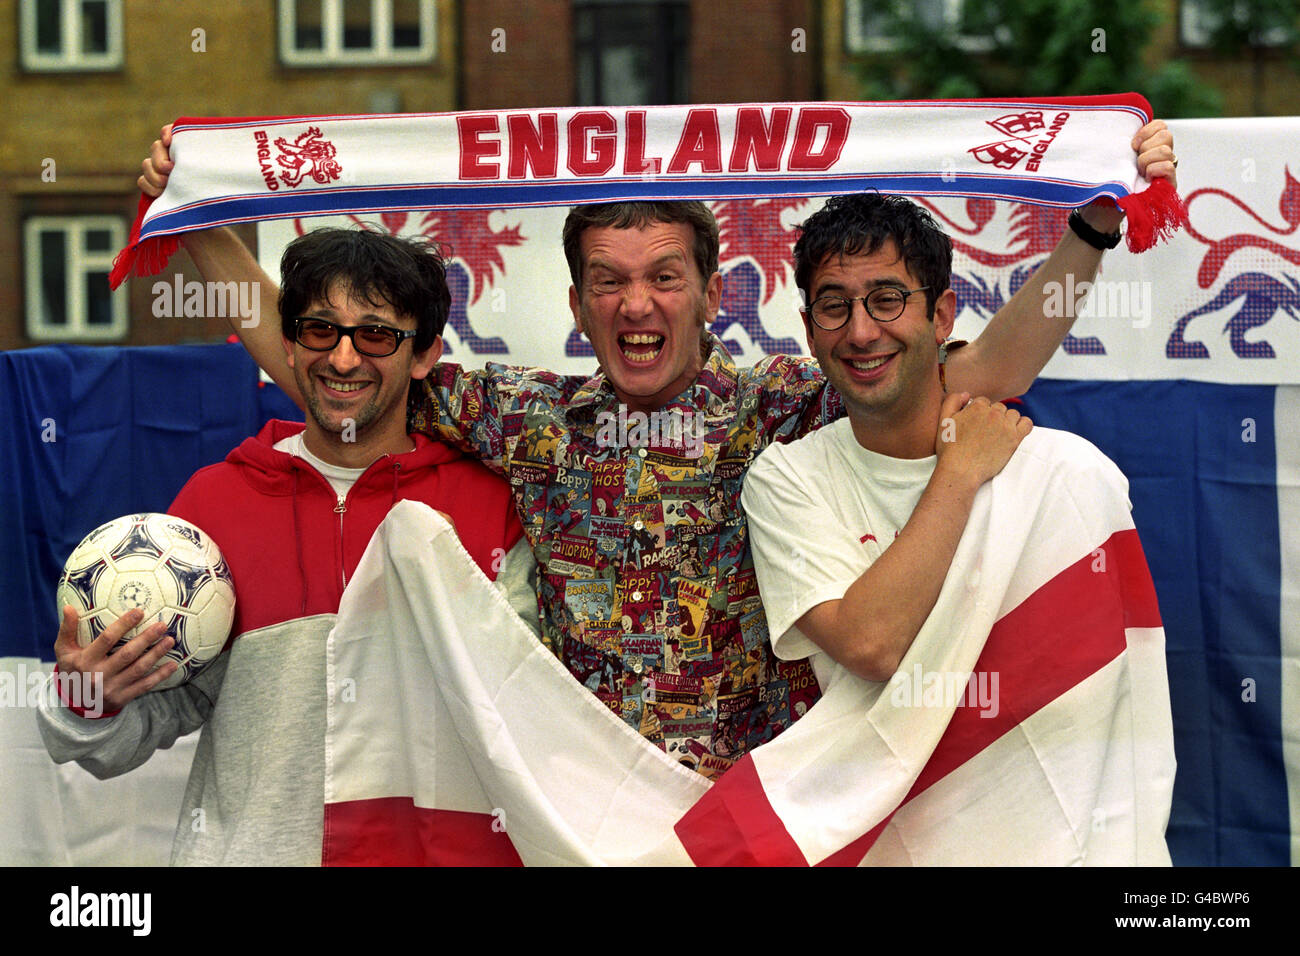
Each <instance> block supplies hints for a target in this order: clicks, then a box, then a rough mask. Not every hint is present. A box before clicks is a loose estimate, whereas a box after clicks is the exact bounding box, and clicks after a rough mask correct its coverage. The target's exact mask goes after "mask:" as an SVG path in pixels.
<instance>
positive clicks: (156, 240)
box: [108, 194, 181, 289]
mask: <svg viewBox="0 0 1300 956" xmlns="http://www.w3.org/2000/svg"><path fill="white" fill-rule="evenodd" d="M152 204H153V197H152V196H145V195H143V194H142V195H141V196H140V205H139V206H137V207H136V210H135V223H134V224H132V226H131V238H130V240H128V242H127V244H126V248H124V249H123V250H122V251H121V252H119V253H118V254H117V258H116V259H114V260H113V268H112V269H111V270H110V271H109V273H108V287H109V288H110V289H116V288H117V287H118V286H120V285H121V284H122V283H123V281H125V279H126V277H127V276H129V275H133V274H134V275H137V276H156V275H157V274H158V273H160V272H162V271H163V267H164V266H166V265H167V260H168V259H170V258H171V257H172V254H173V253H174V252H175V251H176V250H177V249H179V248H180V247H181V240H180V238H179V237H178V236H152V237H150V238H148V239H146V240H144V242H141V241H140V226H141V225H142V224H143V223H144V214H145V212H146V211H147V210H148V209H149V207H150V206H151V205H152Z"/></svg>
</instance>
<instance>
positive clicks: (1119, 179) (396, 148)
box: [110, 93, 1186, 288]
mask: <svg viewBox="0 0 1300 956" xmlns="http://www.w3.org/2000/svg"><path fill="white" fill-rule="evenodd" d="M1150 119H1151V106H1150V104H1149V103H1147V101H1146V100H1145V99H1144V98H1143V97H1141V96H1139V95H1137V94H1134V93H1129V94H1124V95H1120V96H1091V97H1078V98H1071V99H1066V98H1055V97H1047V98H1042V99H1037V100H1011V99H1000V100H949V101H932V102H931V101H916V102H897V103H779V104H778V103H772V104H757V105H727V106H661V107H641V108H637V107H626V108H624V107H617V108H615V107H570V108H565V109H543V110H505V111H497V112H467V113H412V114H403V115H396V116H295V117H249V118H243V119H215V118H208V119H194V118H184V119H180V120H177V122H176V124H175V129H174V130H173V137H172V146H171V151H172V158H173V160H174V161H175V163H176V167H175V170H174V171H173V172H172V174H171V177H170V180H169V182H168V184H167V189H166V191H165V192H164V193H163V195H162V196H160V197H158V199H157V200H152V199H150V198H149V197H147V196H142V197H141V198H140V206H139V211H138V213H137V216H136V222H135V224H134V226H133V227H132V230H131V239H130V242H129V243H128V244H127V247H126V248H125V249H123V250H122V252H121V253H120V254H119V255H118V257H117V260H116V261H115V262H114V265H113V270H112V273H111V275H110V283H111V284H112V286H113V287H114V288H116V287H117V286H118V285H120V284H121V282H122V280H123V279H125V278H126V277H127V276H128V275H129V274H131V273H132V272H134V273H135V274H136V275H141V276H145V275H156V274H157V273H159V272H161V271H162V269H163V268H164V267H165V266H166V264H167V260H168V258H170V256H171V254H172V253H173V252H175V251H176V248H177V246H178V245H179V242H180V240H179V237H180V236H181V235H182V234H183V233H185V232H189V231H191V230H196V229H209V228H212V227H215V226H226V225H231V224H233V223H240V222H255V221H258V220H262V219H282V218H290V217H307V216H335V215H346V214H366V213H380V214H382V213H385V212H399V211H410V210H419V209H445V208H468V207H475V206H478V207H489V208H502V207H509V206H557V205H574V204H578V203H593V202H611V201H618V200H633V199H740V198H777V197H799V196H808V197H814V196H828V195H834V194H838V193H849V192H858V191H862V190H878V191H880V192H886V193H900V194H902V195H911V196H966V197H987V198H991V199H1006V200H1015V201H1019V202H1030V203H1040V204H1043V205H1048V206H1081V205H1084V204H1086V203H1088V202H1091V201H1092V200H1094V199H1097V198H1099V197H1101V196H1109V197H1111V198H1112V199H1114V200H1115V201H1116V202H1117V203H1118V204H1119V206H1120V207H1121V208H1122V209H1123V210H1124V211H1125V213H1126V214H1127V219H1128V228H1127V233H1128V245H1129V248H1130V249H1131V250H1132V251H1134V252H1141V251H1143V250H1145V249H1148V248H1150V247H1151V246H1153V245H1154V244H1155V243H1156V241H1157V240H1158V239H1161V238H1165V237H1166V236H1167V235H1168V234H1169V233H1171V232H1172V231H1174V230H1175V229H1177V228H1178V226H1179V225H1184V224H1186V212H1185V210H1184V209H1183V206H1182V202H1181V201H1180V200H1179V198H1178V196H1177V194H1176V193H1175V192H1174V190H1173V189H1172V188H1171V187H1170V186H1169V184H1168V182H1167V181H1165V180H1156V181H1155V182H1154V183H1153V184H1152V185H1151V186H1150V187H1149V188H1147V189H1146V190H1145V191H1142V192H1137V191H1136V189H1137V188H1138V186H1139V184H1140V183H1141V177H1140V176H1139V175H1138V172H1137V165H1136V157H1135V155H1134V152H1133V150H1132V148H1131V145H1130V143H1131V140H1132V138H1133V135H1134V134H1135V133H1136V132H1137V131H1138V130H1139V129H1140V128H1141V127H1142V126H1143V125H1145V124H1146V123H1147V122H1148V121H1149V120H1150Z"/></svg>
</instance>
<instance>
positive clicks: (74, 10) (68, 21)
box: [19, 0, 122, 70]
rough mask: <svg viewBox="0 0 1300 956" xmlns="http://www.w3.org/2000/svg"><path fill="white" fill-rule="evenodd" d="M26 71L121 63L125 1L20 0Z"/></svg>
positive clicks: (108, 66)
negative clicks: (123, 4) (123, 6)
mask: <svg viewBox="0 0 1300 956" xmlns="http://www.w3.org/2000/svg"><path fill="white" fill-rule="evenodd" d="M19 14H20V16H19V31H20V32H21V34H22V63H23V69H25V70H113V69H117V68H118V67H120V66H121V65H122V2H121V0H22V6H20V7H19Z"/></svg>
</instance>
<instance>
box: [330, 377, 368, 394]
mask: <svg viewBox="0 0 1300 956" xmlns="http://www.w3.org/2000/svg"><path fill="white" fill-rule="evenodd" d="M325 384H326V385H328V386H329V387H330V388H332V389H334V390H335V391H336V392H355V391H356V390H357V389H359V388H365V387H366V383H365V382H331V381H330V380H329V379H325Z"/></svg>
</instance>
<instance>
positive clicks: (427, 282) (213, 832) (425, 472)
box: [40, 229, 536, 865]
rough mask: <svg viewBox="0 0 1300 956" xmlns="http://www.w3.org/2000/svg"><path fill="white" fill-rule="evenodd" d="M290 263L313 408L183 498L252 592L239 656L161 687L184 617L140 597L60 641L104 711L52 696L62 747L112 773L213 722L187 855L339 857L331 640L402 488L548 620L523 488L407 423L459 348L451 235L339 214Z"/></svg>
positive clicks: (212, 860) (258, 860)
mask: <svg viewBox="0 0 1300 956" xmlns="http://www.w3.org/2000/svg"><path fill="white" fill-rule="evenodd" d="M281 272H282V293H281V298H280V308H281V315H282V324H281V332H282V334H283V346H284V353H285V360H286V363H287V365H288V367H289V368H290V369H291V370H292V375H293V378H294V381H295V382H296V383H297V387H298V389H299V390H300V392H301V393H302V395H303V396H304V398H305V404H306V408H307V416H306V423H305V425H304V424H299V423H295V422H282V421H271V422H268V423H267V424H266V425H265V426H264V427H263V428H262V430H261V432H260V433H259V434H258V435H257V436H256V437H254V438H249V439H246V440H245V441H244V442H243V443H241V444H240V445H239V446H238V447H237V448H235V449H234V450H233V451H232V452H231V453H230V454H229V455H228V456H227V457H226V459H225V461H223V462H220V463H218V464H215V465H211V466H209V467H207V468H204V469H202V470H200V471H199V472H197V473H196V474H195V475H194V476H193V477H192V478H191V479H190V480H189V482H187V483H186V485H185V487H184V488H182V489H181V492H180V494H179V495H177V497H176V500H175V501H174V502H173V503H172V506H171V509H170V511H171V513H172V514H175V515H177V516H179V517H182V518H185V519H186V520H188V521H191V522H193V523H194V524H196V525H197V526H198V527H200V528H202V529H203V530H204V531H206V532H207V533H208V534H209V535H211V536H212V538H213V539H214V540H215V541H216V543H217V544H218V545H219V546H220V548H221V550H222V553H223V555H224V556H225V559H226V563H227V564H228V565H229V567H230V571H231V575H232V576H233V578H234V584H235V599H236V608H235V621H234V625H233V627H232V635H233V636H232V639H231V641H230V643H229V644H228V646H227V648H226V652H225V653H223V654H222V655H221V656H220V658H218V660H217V662H216V663H215V664H213V665H212V666H211V667H209V668H208V669H207V670H205V671H203V672H202V673H200V674H199V675H197V676H196V677H195V678H194V679H193V680H191V681H190V682H189V683H187V684H184V685H182V686H180V687H177V688H174V689H171V690H166V691H160V692H158V693H153V694H146V693H145V692H146V691H149V690H151V689H152V688H153V687H154V686H155V685H156V684H158V683H159V682H161V681H162V680H164V679H165V678H167V677H168V676H170V675H171V673H172V672H173V671H174V670H175V667H176V665H175V664H174V663H173V662H170V661H169V662H168V663H166V664H164V665H163V666H161V667H159V668H157V670H154V669H153V668H154V665H155V664H156V663H157V662H158V661H159V660H160V659H161V657H162V655H163V654H165V653H166V652H167V650H168V649H170V647H171V646H172V639H171V638H170V637H169V636H168V635H167V633H166V625H165V624H164V623H161V622H157V623H155V622H144V623H143V624H142V622H141V620H140V617H139V612H138V611H133V612H131V613H129V614H127V615H124V616H123V617H122V618H120V619H119V620H117V621H116V622H114V623H113V624H111V625H110V626H109V627H108V628H106V629H105V631H104V634H103V635H102V636H101V637H100V638H99V639H98V640H96V641H95V642H94V643H92V644H91V645H89V646H88V647H84V648H83V647H79V646H78V645H77V641H76V639H75V633H76V626H77V619H76V614H75V613H70V609H69V612H65V616H64V622H63V628H62V629H61V630H60V632H59V637H58V640H57V641H56V643H55V654H56V657H57V659H58V666H59V670H60V671H61V672H63V673H70V672H73V671H78V672H81V673H85V674H88V675H91V677H90V679H95V677H94V676H93V675H95V674H96V673H98V674H100V675H102V680H103V687H104V702H105V708H104V714H103V715H102V716H100V717H99V718H98V719H90V717H89V716H82V715H81V714H79V713H74V712H73V711H72V710H71V709H70V708H68V707H65V706H60V705H59V704H58V703H57V702H55V701H47V702H46V703H45V705H43V707H42V711H41V716H40V726H41V730H42V734H43V736H44V738H45V742H46V746H47V748H48V749H49V751H50V753H51V755H52V756H53V757H54V759H55V760H56V761H58V762H66V761H68V760H77V761H78V762H79V763H81V765H82V766H83V767H85V768H86V769H87V770H89V771H90V772H91V773H94V774H95V775H96V776H99V777H109V776H115V775H117V774H120V773H125V772H126V771H128V770H131V769H133V768H134V767H136V766H139V765H140V764H142V763H143V762H144V761H145V760H147V759H148V758H149V756H150V755H151V754H152V753H153V752H154V750H156V749H157V748H159V747H164V748H165V747H170V746H171V745H172V743H173V742H174V741H175V740H176V738H177V737H179V736H181V735H184V734H188V733H190V732H192V731H194V730H196V729H198V728H199V727H202V728H203V736H202V737H201V738H200V741H199V746H198V750H197V752H196V755H195V759H194V765H193V767H192V769H191V771H190V779H189V786H188V787H187V789H186V794H185V801H184V804H183V808H182V811H181V819H180V827H179V829H178V831H177V834H176V839H175V842H174V843H173V847H172V862H173V863H177V864H197V863H202V864H226V865H242V864H276V865H284V864H311V863H319V862H320V860H321V841H322V834H323V805H324V759H325V754H324V749H325V719H326V711H325V708H326V701H327V694H326V675H325V638H326V635H327V634H328V632H329V629H330V627H331V626H332V622H333V620H334V615H335V614H336V612H337V611H338V608H339V601H340V600H341V597H342V594H343V589H344V587H345V586H346V584H347V581H348V580H349V579H350V578H351V576H352V574H353V572H354V571H355V570H356V567H357V564H358V562H359V561H360V560H361V555H362V553H363V552H364V551H365V549H366V545H367V544H368V543H369V542H370V539H371V536H372V535H373V534H374V531H375V528H376V527H377V526H378V525H379V523H380V522H381V521H382V520H383V519H384V516H385V515H387V513H388V511H389V509H390V508H391V507H392V506H393V505H394V504H395V503H396V502H397V501H399V500H401V499H404V498H409V499H413V500H417V501H422V502H424V503H425V504H427V505H429V506H430V507H432V508H434V509H436V510H438V511H439V512H441V513H442V514H443V515H444V516H445V517H447V518H448V519H449V520H450V521H451V523H452V524H453V526H454V527H455V529H456V531H457V534H458V536H459V538H460V541H461V543H462V544H463V545H464V547H465V549H466V550H467V551H468V552H469V554H470V557H471V558H472V559H473V560H474V561H475V563H476V564H477V565H478V566H479V568H480V569H481V570H482V571H483V573H484V574H486V575H487V576H488V577H489V578H494V579H496V581H497V584H498V586H499V587H500V588H501V589H502V590H503V591H504V592H505V594H506V596H507V598H508V599H511V601H512V604H513V605H514V606H515V608H516V610H517V612H518V613H520V615H521V616H523V617H525V618H531V619H533V620H535V619H536V599H535V597H534V591H533V588H534V585H533V583H532V580H531V571H530V569H531V568H532V567H533V561H532V554H531V551H530V549H529V548H528V546H527V543H526V542H524V541H523V540H522V529H521V528H520V525H519V521H518V519H517V518H516V517H515V511H514V505H513V502H512V501H511V498H510V493H509V488H508V486H507V485H506V484H505V482H503V481H502V480H501V479H500V478H498V477H496V476H495V475H493V474H491V473H490V472H489V471H487V469H485V468H484V467H483V466H482V465H480V464H478V463H477V462H474V461H471V460H469V459H466V458H464V457H462V455H461V453H460V452H459V451H457V450H455V449H453V448H451V447H450V446H448V445H445V444H443V443H441V442H437V441H433V440H430V439H429V438H427V437H425V436H424V435H418V434H415V435H413V434H408V433H407V430H406V398H407V392H408V391H409V390H410V387H411V383H412V382H414V381H418V380H419V379H422V378H424V377H425V376H426V375H428V373H429V370H430V369H431V368H432V367H433V364H434V363H435V362H436V361H437V360H438V357H439V355H440V354H441V351H442V340H441V332H442V328H443V324H444V322H445V321H446V318H447V313H448V309H449V305H450V293H449V292H448V289H447V283H446V277H445V272H444V268H443V263H442V260H441V259H440V257H439V256H438V254H437V252H436V249H434V248H432V247H431V246H429V245H427V244H425V243H422V242H419V241H415V240H406V239H399V238H396V237H393V236H389V235H386V234H380V233H376V232H366V231H358V230H342V229H332V230H319V231H316V232H311V233H308V234H307V235H305V236H302V237H301V238H299V239H297V240H295V241H294V242H292V243H291V244H290V245H289V246H288V248H287V249H286V250H285V252H284V257H283V259H282V261H281ZM498 571H499V572H500V574H499V575H498ZM137 627H138V633H137V634H136V635H135V636H134V637H132V638H131V639H130V640H128V641H127V642H126V643H125V644H123V645H122V646H121V647H119V648H118V649H117V650H116V651H114V652H113V653H112V655H111V656H110V655H109V651H110V650H111V649H112V648H114V647H115V646H116V645H117V643H118V641H119V640H120V639H121V638H122V637H123V635H125V634H127V633H128V632H129V631H130V630H131V629H132V628H137ZM340 693H342V694H346V693H347V690H346V688H341V689H340Z"/></svg>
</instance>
